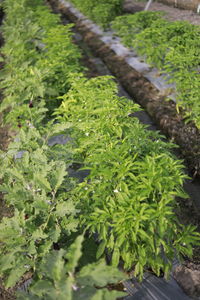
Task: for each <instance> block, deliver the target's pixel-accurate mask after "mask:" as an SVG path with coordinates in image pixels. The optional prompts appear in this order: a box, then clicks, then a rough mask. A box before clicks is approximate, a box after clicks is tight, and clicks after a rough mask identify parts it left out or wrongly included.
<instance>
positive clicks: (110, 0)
mask: <svg viewBox="0 0 200 300" xmlns="http://www.w3.org/2000/svg"><path fill="white" fill-rule="evenodd" d="M71 2H72V3H74V5H75V6H76V7H77V8H78V9H80V10H81V11H82V12H83V13H84V14H85V15H86V16H88V17H89V18H91V19H92V20H94V21H95V22H97V23H98V24H99V25H101V26H103V27H107V26H108V25H109V22H110V21H112V20H113V19H114V18H115V16H116V15H118V14H119V13H120V12H121V10H122V2H123V0H100V1H98V3H95V5H94V2H93V1H92V0H85V1H80V0H72V1H71Z"/></svg>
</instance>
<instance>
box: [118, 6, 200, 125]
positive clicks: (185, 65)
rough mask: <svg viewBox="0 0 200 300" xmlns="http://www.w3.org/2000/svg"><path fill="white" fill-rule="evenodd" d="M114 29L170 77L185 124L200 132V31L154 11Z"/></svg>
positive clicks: (123, 18) (120, 21) (127, 19)
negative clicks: (166, 18) (165, 17)
mask: <svg viewBox="0 0 200 300" xmlns="http://www.w3.org/2000/svg"><path fill="white" fill-rule="evenodd" d="M112 27H113V29H114V30H115V31H116V34H117V35H118V36H120V37H121V38H122V42H123V43H124V44H125V45H126V46H128V47H134V49H136V51H137V53H138V54H139V55H142V56H144V57H145V59H146V61H147V62H149V63H150V64H152V65H153V66H156V67H158V69H160V70H161V72H162V73H164V74H165V75H166V74H168V75H167V80H168V81H169V82H172V83H175V84H176V107H177V111H178V112H179V108H182V109H183V114H184V117H185V121H186V122H189V121H193V122H194V123H195V124H196V126H197V127H198V128H200V97H199V90H200V74H199V68H200V27H199V26H195V25H192V24H190V23H189V22H187V21H175V22H169V21H167V20H165V19H164V18H163V13H161V12H150V11H146V12H139V13H136V14H134V15H124V16H121V17H117V18H116V19H115V21H114V22H113V24H112ZM169 75H170V79H169Z"/></svg>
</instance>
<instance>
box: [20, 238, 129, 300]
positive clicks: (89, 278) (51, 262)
mask: <svg viewBox="0 0 200 300" xmlns="http://www.w3.org/2000/svg"><path fill="white" fill-rule="evenodd" d="M82 241H83V236H79V237H77V238H76V240H75V241H74V243H73V244H72V245H71V246H70V248H69V249H68V251H67V253H66V251H64V250H63V249H61V250H59V251H54V252H51V253H50V254H48V255H47V256H46V257H45V259H44V262H43V263H42V264H41V265H39V266H38V272H39V274H41V275H40V279H39V280H37V279H35V280H34V281H33V283H32V284H31V287H30V292H29V294H25V293H18V299H20V300H28V299H46V300H50V299H52V300H62V299H63V300H65V299H67V300H78V299H87V300H97V299H98V300H112V299H113V300H115V299H116V298H117V297H120V296H124V295H125V294H124V293H121V292H117V291H112V292H109V291H108V290H107V289H106V288H105V286H106V285H107V284H108V283H117V282H118V281H119V280H122V279H124V278H125V276H124V275H123V273H122V272H120V271H119V270H118V269H115V268H113V267H110V266H107V265H106V264H105V262H104V261H103V260H100V261H99V262H98V263H93V264H89V265H86V266H85V267H83V268H82V269H81V270H80V271H79V272H75V269H76V268H77V267H78V262H79V259H80V257H81V255H82V251H81V245H82ZM66 259H67V262H66ZM95 286H98V287H99V290H97V289H96V288H95Z"/></svg>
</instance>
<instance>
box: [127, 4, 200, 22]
mask: <svg viewBox="0 0 200 300" xmlns="http://www.w3.org/2000/svg"><path fill="white" fill-rule="evenodd" d="M146 3H147V1H142V2H141V1H136V0H125V2H124V11H125V12H127V13H134V12H137V11H141V10H143V9H144V7H145V5H146ZM149 10H151V11H164V12H166V19H168V20H169V21H177V20H180V21H188V22H190V23H192V24H194V25H200V14H196V13H194V12H193V11H191V10H185V9H184V10H183V9H179V8H175V7H171V6H168V5H164V4H162V3H158V2H153V3H152V4H151V6H150V8H149Z"/></svg>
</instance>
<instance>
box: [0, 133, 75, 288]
mask: <svg viewBox="0 0 200 300" xmlns="http://www.w3.org/2000/svg"><path fill="white" fill-rule="evenodd" d="M52 129H53V128H51V132H53V131H52ZM49 136H50V133H49ZM17 140H18V141H16V142H14V143H11V144H10V146H9V149H8V151H7V153H6V154H2V156H4V159H3V161H2V163H1V178H3V180H4V183H3V184H2V185H1V191H2V192H3V193H4V199H5V200H6V203H7V205H9V206H11V207H13V209H14V214H13V216H12V217H9V218H8V217H5V218H3V220H2V222H1V225H0V229H1V230H0V232H1V233H0V240H1V250H0V251H1V257H2V259H1V263H0V264H1V268H0V269H1V275H4V276H6V277H7V279H6V287H10V286H13V285H14V284H15V283H16V281H17V280H19V279H20V277H21V276H22V275H23V273H25V272H27V270H32V269H35V266H36V264H37V263H38V261H40V260H42V258H43V256H44V255H45V254H46V253H48V252H49V250H50V249H51V248H52V246H53V243H56V242H58V240H59V238H60V237H61V235H62V234H65V235H70V234H71V232H73V231H77V226H78V220H77V217H76V215H77V213H78V210H77V208H76V205H77V203H76V202H77V201H76V202H74V201H73V200H72V198H71V197H70V190H71V189H73V187H74V185H75V182H74V180H73V179H72V178H70V177H68V176H67V172H66V164H67V161H65V162H64V161H61V160H56V153H55V152H54V149H53V148H54V147H49V146H48V144H47V139H46V138H44V137H42V135H41V134H40V132H39V131H37V130H36V129H35V128H30V129H29V131H28V132H26V133H25V132H24V131H23V130H21V132H20V134H19V136H18V137H17ZM19 151H22V152H21V156H22V157H21V158H17V155H19V154H18V153H20V152H19ZM65 154H66V155H67V149H66V147H65ZM70 156H71V152H70V149H69V150H68V159H69V158H70ZM68 163H69V161H68ZM5 256H6V257H7V258H8V260H7V259H6V260H5ZM14 270H15V271H14ZM14 274H15V275H14ZM13 275H14V277H13Z"/></svg>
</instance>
